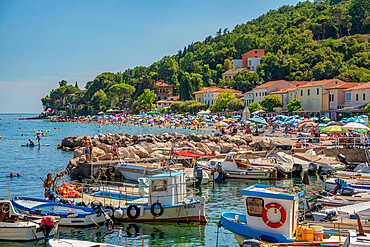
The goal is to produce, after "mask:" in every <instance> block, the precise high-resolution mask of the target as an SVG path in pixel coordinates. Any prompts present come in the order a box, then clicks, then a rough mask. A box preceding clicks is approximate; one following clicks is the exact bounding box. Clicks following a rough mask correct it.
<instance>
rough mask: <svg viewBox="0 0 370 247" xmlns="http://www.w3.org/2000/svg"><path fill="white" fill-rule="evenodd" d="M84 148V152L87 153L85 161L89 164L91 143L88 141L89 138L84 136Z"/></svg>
mask: <svg viewBox="0 0 370 247" xmlns="http://www.w3.org/2000/svg"><path fill="white" fill-rule="evenodd" d="M83 146H84V149H85V150H84V151H85V159H86V161H85V162H89V161H90V144H89V141H88V139H87V136H84V141H83Z"/></svg>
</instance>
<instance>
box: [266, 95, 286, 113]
mask: <svg viewBox="0 0 370 247" xmlns="http://www.w3.org/2000/svg"><path fill="white" fill-rule="evenodd" d="M261 106H262V107H263V108H267V109H268V110H269V111H272V110H273V109H274V108H275V107H282V106H283V101H282V100H281V98H280V97H279V96H276V95H269V96H266V97H265V98H263V99H262V101H261Z"/></svg>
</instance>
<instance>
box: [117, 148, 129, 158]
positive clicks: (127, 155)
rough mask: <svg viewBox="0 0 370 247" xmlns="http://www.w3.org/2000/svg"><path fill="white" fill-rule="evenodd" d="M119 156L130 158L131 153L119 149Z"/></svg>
mask: <svg viewBox="0 0 370 247" xmlns="http://www.w3.org/2000/svg"><path fill="white" fill-rule="evenodd" d="M118 156H119V157H124V158H128V157H129V156H130V153H129V151H127V149H126V148H123V147H119V148H118Z"/></svg>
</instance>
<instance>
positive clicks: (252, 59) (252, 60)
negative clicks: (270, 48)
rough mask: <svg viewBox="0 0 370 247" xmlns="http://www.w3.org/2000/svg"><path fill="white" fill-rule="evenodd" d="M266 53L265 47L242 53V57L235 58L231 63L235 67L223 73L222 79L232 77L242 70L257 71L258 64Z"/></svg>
mask: <svg viewBox="0 0 370 247" xmlns="http://www.w3.org/2000/svg"><path fill="white" fill-rule="evenodd" d="M264 55H265V49H253V50H251V51H248V52H246V53H244V54H243V55H242V59H233V60H231V63H232V64H233V65H234V68H232V69H229V70H228V71H226V72H225V73H223V74H222V80H225V79H226V78H230V79H232V78H233V77H234V75H236V74H237V73H239V72H240V71H244V70H248V71H249V72H256V71H257V66H258V65H259V64H260V61H261V58H262V57H263V56H264Z"/></svg>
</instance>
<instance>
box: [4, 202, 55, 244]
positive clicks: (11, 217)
mask: <svg viewBox="0 0 370 247" xmlns="http://www.w3.org/2000/svg"><path fill="white" fill-rule="evenodd" d="M57 229H58V222H57V221H56V220H55V218H54V217H49V216H45V217H35V216H29V215H24V214H19V213H17V212H16V211H15V210H14V208H13V205H12V203H11V202H10V201H6V200H1V201H0V240H1V241H33V240H39V239H43V238H48V237H49V236H54V235H55V232H56V231H57Z"/></svg>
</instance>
